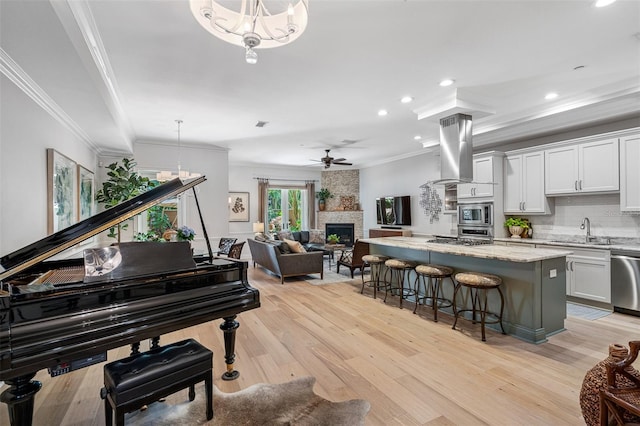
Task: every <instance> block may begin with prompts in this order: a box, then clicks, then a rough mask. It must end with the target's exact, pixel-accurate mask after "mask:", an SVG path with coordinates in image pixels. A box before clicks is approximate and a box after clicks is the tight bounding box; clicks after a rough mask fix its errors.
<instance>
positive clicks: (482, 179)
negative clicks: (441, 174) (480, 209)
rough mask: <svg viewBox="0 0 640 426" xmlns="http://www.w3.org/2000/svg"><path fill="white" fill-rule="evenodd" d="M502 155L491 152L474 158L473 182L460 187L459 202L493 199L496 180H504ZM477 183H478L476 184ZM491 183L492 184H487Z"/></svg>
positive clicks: (497, 184) (496, 184)
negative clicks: (498, 178)
mask: <svg viewBox="0 0 640 426" xmlns="http://www.w3.org/2000/svg"><path fill="white" fill-rule="evenodd" d="M502 156H503V154H502V153H497V152H491V153H488V154H478V155H474V156H473V182H474V183H464V184H460V185H458V200H460V199H469V198H491V197H493V194H494V187H495V186H499V182H496V178H497V177H498V176H499V177H500V179H501V178H502ZM476 182H477V183H476ZM487 182H491V183H487Z"/></svg>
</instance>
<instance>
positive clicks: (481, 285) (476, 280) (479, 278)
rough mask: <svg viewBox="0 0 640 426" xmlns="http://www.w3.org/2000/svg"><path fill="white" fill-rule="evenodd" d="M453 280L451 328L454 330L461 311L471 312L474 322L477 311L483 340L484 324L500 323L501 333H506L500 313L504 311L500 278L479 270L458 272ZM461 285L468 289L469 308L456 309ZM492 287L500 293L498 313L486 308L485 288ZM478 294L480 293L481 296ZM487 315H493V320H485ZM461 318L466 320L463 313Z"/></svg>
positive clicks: (490, 288) (491, 288)
mask: <svg viewBox="0 0 640 426" xmlns="http://www.w3.org/2000/svg"><path fill="white" fill-rule="evenodd" d="M455 280H456V282H457V283H458V284H457V285H456V289H455V290H454V292H453V315H454V316H455V320H454V322H453V327H452V328H453V329H454V330H455V328H456V323H457V322H458V317H459V315H460V314H461V313H464V312H472V317H471V320H470V321H472V322H473V323H474V324H475V323H476V312H479V313H480V326H481V329H482V341H483V342H485V341H486V340H487V339H486V338H485V332H484V325H485V324H500V328H501V329H502V334H507V333H506V332H505V331H504V327H503V326H502V314H503V312H504V296H503V294H502V290H500V285H501V284H502V278H500V277H499V276H497V275H491V274H484V273H481V272H460V273H458V274H456V275H455ZM462 287H466V288H467V289H468V293H467V294H468V295H469V296H470V298H471V309H460V310H459V309H457V305H456V297H457V296H458V291H460V289H461V288H462ZM493 289H496V290H498V293H499V294H500V315H498V314H496V313H493V312H489V311H488V310H487V290H493ZM480 295H482V297H481V296H480ZM487 315H490V316H492V317H494V318H495V320H491V321H487V319H486V317H487ZM462 319H467V320H468V318H465V317H464V315H463V316H462Z"/></svg>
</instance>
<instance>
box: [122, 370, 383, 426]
mask: <svg viewBox="0 0 640 426" xmlns="http://www.w3.org/2000/svg"><path fill="white" fill-rule="evenodd" d="M315 381H316V379H315V378H314V377H302V378H299V379H295V380H292V381H290V382H287V383H281V384H277V385H271V384H265V383H260V384H257V385H253V386H250V387H248V388H247V389H244V390H241V391H239V392H234V393H224V392H221V391H220V390H218V389H217V388H216V387H215V386H214V387H213V419H212V420H211V421H209V422H207V420H206V414H205V411H206V410H205V404H206V403H205V398H204V393H205V392H204V385H202V384H201V385H199V386H196V399H195V400H194V401H193V402H189V400H188V398H187V396H186V395H187V392H186V391H183V392H180V393H179V395H180V396H183V401H178V402H177V403H176V402H173V403H172V398H171V396H170V397H168V398H167V401H166V402H156V403H153V404H151V405H150V406H149V408H148V409H147V410H145V411H134V412H132V413H129V414H127V415H126V416H125V424H127V425H136V426H143V425H144V426H151V425H153V426H160V425H167V426H168V425H171V426H177V425H184V426H187V425H189V426H190V425H215V426H236V425H244V426H250V425H261V426H262V425H327V426H328V425H331V426H335V425H349V426H352V425H364V418H365V416H366V415H367V413H368V412H369V410H370V408H371V405H370V404H369V402H368V401H365V400H363V399H352V400H349V401H343V402H331V401H328V400H326V399H324V398H322V397H320V396H318V395H316V394H315V393H314V392H313V385H314V383H315ZM176 395H178V394H176Z"/></svg>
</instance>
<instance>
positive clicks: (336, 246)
mask: <svg viewBox="0 0 640 426" xmlns="http://www.w3.org/2000/svg"><path fill="white" fill-rule="evenodd" d="M345 247H346V245H345V244H325V245H324V249H325V250H327V251H328V252H329V269H331V260H332V259H333V257H334V253H335V251H336V250H340V251H342V250H344V249H345Z"/></svg>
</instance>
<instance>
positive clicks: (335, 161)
mask: <svg viewBox="0 0 640 426" xmlns="http://www.w3.org/2000/svg"><path fill="white" fill-rule="evenodd" d="M324 151H325V152H326V155H325V156H324V157H322V158H321V159H320V160H313V161H321V162H322V163H323V164H324V168H325V169H328V168H329V167H331V165H332V164H337V165H340V166H352V165H353V164H352V163H347V162H346V160H347V159H346V158H333V157H331V156H330V155H329V151H331V150H330V149H325V150H324Z"/></svg>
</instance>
